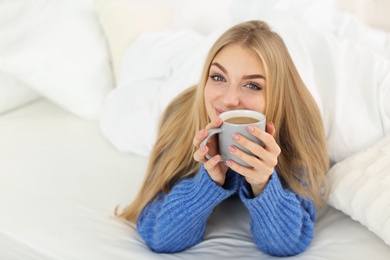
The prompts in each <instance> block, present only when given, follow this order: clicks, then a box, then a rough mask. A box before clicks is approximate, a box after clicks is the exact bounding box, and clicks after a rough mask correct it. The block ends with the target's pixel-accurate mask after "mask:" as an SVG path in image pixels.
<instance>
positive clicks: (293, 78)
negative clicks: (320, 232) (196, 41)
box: [119, 21, 329, 256]
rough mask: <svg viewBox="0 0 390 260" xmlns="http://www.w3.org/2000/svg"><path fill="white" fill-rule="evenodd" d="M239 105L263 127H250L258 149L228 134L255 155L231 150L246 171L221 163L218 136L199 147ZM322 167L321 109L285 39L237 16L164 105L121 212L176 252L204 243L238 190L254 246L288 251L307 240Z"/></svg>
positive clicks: (159, 246) (157, 247) (162, 247)
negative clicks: (191, 80)
mask: <svg viewBox="0 0 390 260" xmlns="http://www.w3.org/2000/svg"><path fill="white" fill-rule="evenodd" d="M236 109H248V110H255V111H259V112H262V113H263V114H265V115H266V117H267V121H268V123H267V125H266V131H262V130H260V129H259V128H256V127H253V126H249V127H248V128H247V130H248V132H250V133H251V134H252V135H254V136H256V137H257V138H259V139H260V140H262V141H263V143H264V145H265V146H264V147H262V146H259V145H257V144H255V143H253V142H250V141H249V140H248V139H246V138H245V137H243V136H241V135H239V134H234V135H233V136H232V138H233V140H235V142H236V143H237V144H239V145H242V146H243V147H245V148H247V149H248V150H250V151H251V152H252V153H253V154H254V155H255V156H251V155H248V154H246V153H244V152H243V151H241V150H240V149H238V148H237V147H236V146H231V147H230V148H229V150H230V152H231V153H233V154H234V155H235V156H237V157H238V158H240V159H242V160H243V161H245V162H247V163H248V164H249V165H251V166H252V167H244V166H241V165H239V164H237V163H235V162H234V161H231V160H229V161H227V162H226V163H221V162H220V160H221V157H220V155H219V154H218V148H217V146H216V142H217V140H215V139H214V140H213V141H211V142H208V143H207V145H206V146H203V147H200V143H201V141H202V140H204V139H205V138H206V136H207V131H208V130H210V129H212V128H215V127H218V126H220V125H221V124H222V121H221V119H220V118H219V114H220V113H222V112H224V111H228V110H236ZM207 153H209V154H212V155H213V156H212V158H211V159H206V157H205V155H206V154H207ZM328 167H329V161H328V153H327V149H326V143H325V136H324V130H323V124H322V120H321V116H320V113H319V110H318V108H317V106H316V103H315V101H314V100H313V98H312V96H311V94H310V93H309V91H308V90H307V88H306V87H305V85H304V83H303V82H302V79H301V78H300V76H299V74H298V72H297V70H296V68H295V66H294V64H293V61H292V59H291V57H290V55H289V53H288V50H287V48H286V46H285V44H284V42H283V40H282V39H281V38H280V37H279V35H278V34H276V33H275V32H273V31H271V29H270V28H269V26H268V25H267V24H266V23H264V22H262V21H248V22H243V23H240V24H238V25H236V26H233V27H232V28H230V29H229V30H227V31H226V32H225V33H224V34H223V35H221V36H220V38H219V39H218V40H217V41H216V42H215V43H214V45H213V46H212V48H211V50H210V51H209V54H208V56H207V58H206V62H205V66H204V70H203V73H202V76H201V79H200V82H199V84H198V85H197V86H194V87H191V88H189V89H187V90H186V91H184V92H183V93H181V94H180V95H179V96H178V97H177V98H176V99H175V100H173V101H172V103H171V104H170V106H169V107H168V108H167V109H166V111H165V113H164V115H163V117H162V120H161V125H160V129H159V135H158V138H157V142H156V143H155V146H154V148H153V152H152V154H151V158H150V162H149V166H148V168H147V174H146V177H145V180H144V183H143V186H142V187H141V190H140V191H139V194H138V196H137V197H136V199H135V200H134V201H133V203H132V204H130V205H129V206H128V207H126V208H125V209H124V210H123V211H122V212H121V213H120V214H119V216H120V217H123V218H125V219H127V220H129V221H131V222H134V223H136V225H137V230H138V232H139V234H140V236H141V237H142V238H143V239H144V240H145V242H146V243H147V245H148V246H149V247H150V248H151V249H152V250H153V251H155V252H165V253H174V252H179V251H182V250H185V249H186V248H189V247H191V246H194V245H196V244H197V243H199V242H200V241H202V237H203V235H204V231H205V227H206V222H207V219H208V218H209V216H210V215H211V213H212V212H213V210H214V208H215V207H216V206H217V205H218V204H220V203H221V202H222V201H223V200H225V199H228V198H229V197H231V196H238V197H239V198H240V199H241V201H242V202H243V203H244V205H245V206H246V208H247V209H248V211H249V214H250V217H251V221H250V227H251V231H252V234H253V238H254V242H255V243H256V244H257V246H258V248H259V249H260V250H261V251H263V252H265V253H268V254H270V255H275V256H289V255H294V254H298V253H300V252H302V251H304V250H305V249H306V248H307V247H308V246H309V244H310V243H311V241H312V238H313V231H314V222H315V211H316V206H321V205H322V204H323V203H324V199H325V198H324V192H323V191H324V188H325V183H324V175H325V172H326V171H327V170H328Z"/></svg>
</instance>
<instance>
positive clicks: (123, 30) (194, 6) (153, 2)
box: [96, 0, 232, 79]
mask: <svg viewBox="0 0 390 260" xmlns="http://www.w3.org/2000/svg"><path fill="white" fill-rule="evenodd" d="M231 1H232V0H215V1H209V0H197V1H193V0H149V1H144V0H97V1H96V6H97V12H98V16H99V20H100V22H101V24H102V27H103V30H104V32H105V35H106V37H107V41H108V43H109V46H110V52H111V59H112V66H113V69H114V72H115V76H116V79H119V78H120V76H119V73H120V70H121V69H120V66H121V63H122V57H123V55H124V52H125V50H126V49H127V47H128V46H129V45H130V44H131V43H132V42H133V41H134V40H135V39H136V38H137V37H138V36H139V35H140V34H141V33H144V32H149V31H152V30H158V29H192V30H195V31H197V32H199V33H202V34H208V33H211V32H213V31H214V29H216V28H219V27H220V26H224V25H225V24H226V23H227V22H228V21H230V15H229V11H228V8H229V4H230V2H231Z"/></svg>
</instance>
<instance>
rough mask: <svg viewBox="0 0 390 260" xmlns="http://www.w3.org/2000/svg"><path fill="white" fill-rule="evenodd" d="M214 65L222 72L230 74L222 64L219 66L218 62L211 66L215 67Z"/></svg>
mask: <svg viewBox="0 0 390 260" xmlns="http://www.w3.org/2000/svg"><path fill="white" fill-rule="evenodd" d="M213 65H214V66H217V67H218V68H219V69H220V70H222V71H223V73H225V74H228V72H227V70H226V69H225V68H224V67H223V66H222V65H221V64H219V63H218V62H213V63H211V66H213Z"/></svg>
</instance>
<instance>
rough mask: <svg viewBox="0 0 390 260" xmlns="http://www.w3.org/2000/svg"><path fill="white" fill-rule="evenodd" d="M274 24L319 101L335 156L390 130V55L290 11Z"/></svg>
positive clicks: (344, 155)
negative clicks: (310, 23)
mask: <svg viewBox="0 0 390 260" xmlns="http://www.w3.org/2000/svg"><path fill="white" fill-rule="evenodd" d="M270 24H271V26H272V27H273V28H274V29H275V30H276V31H277V32H278V33H279V34H280V35H281V37H282V38H283V39H284V40H285V42H286V45H287V47H288V49H289V51H290V53H291V56H292V58H293V60H294V63H295V65H296V66H297V69H298V71H299V72H300V75H301V76H302V78H303V80H304V82H305V83H306V85H307V87H308V88H309V90H310V91H311V93H312V94H313V96H314V98H315V99H316V101H317V104H318V106H319V108H320V111H321V114H322V117H323V120H324V128H325V132H326V137H327V143H328V150H329V156H330V159H331V160H332V161H333V162H339V161H342V160H343V159H345V158H347V157H349V156H351V155H353V154H355V153H357V152H359V151H361V150H364V149H366V148H368V147H370V146H371V145H372V144H374V143H375V142H377V141H378V140H380V139H381V138H383V137H384V135H385V134H386V133H389V132H390V105H389V102H387V100H389V99H390V74H389V71H390V60H388V59H386V58H385V57H383V56H380V55H378V53H377V52H374V51H371V50H369V49H367V48H365V47H362V46H361V45H357V44H354V43H352V42H350V41H348V40H347V39H340V38H338V37H337V36H335V35H332V34H330V33H327V32H324V31H321V30H317V29H316V28H313V27H311V26H307V25H305V23H303V22H300V21H295V20H293V19H289V18H287V17H285V18H283V19H277V20H274V21H270Z"/></svg>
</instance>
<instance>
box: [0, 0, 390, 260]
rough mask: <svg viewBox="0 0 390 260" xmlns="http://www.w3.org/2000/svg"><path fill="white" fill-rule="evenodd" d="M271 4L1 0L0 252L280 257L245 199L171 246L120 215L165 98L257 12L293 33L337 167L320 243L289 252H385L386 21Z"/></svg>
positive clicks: (389, 207)
mask: <svg viewBox="0 0 390 260" xmlns="http://www.w3.org/2000/svg"><path fill="white" fill-rule="evenodd" d="M265 2H266V1H259V0H258V1H249V0H247V1H233V0H231V1H222V0H221V1H215V2H213V4H210V3H209V8H208V10H204V8H201V7H202V6H205V5H206V4H207V1H205V0H200V1H196V2H194V1H189V0H185V1H184V0H183V1H173V0H172V1H165V2H164V1H135V0H133V1H130V0H111V1H103V0H99V1H96V2H95V1H90V0H86V1H76V2H71V1H56V2H55V3H53V2H50V1H49V2H48V1H43V0H42V1H34V3H32V2H29V3H27V2H22V1H20V2H18V1H9V2H4V3H1V4H0V10H1V11H0V15H1V17H4V18H3V20H2V21H4V23H1V25H0V30H1V31H2V32H3V35H6V36H7V38H6V39H7V40H6V41H2V42H1V43H0V81H1V84H0V91H1V93H0V102H1V104H0V109H1V114H0V161H1V163H0V245H1V246H0V259H17V260H19V259H32V260H33V259H202V258H204V259H278V258H277V257H272V256H269V255H266V254H263V253H261V252H260V251H259V250H258V249H257V248H256V245H255V244H254V243H253V240H252V238H251V235H250V231H249V224H248V219H249V216H248V214H247V212H246V211H245V209H244V207H243V205H242V204H241V203H240V201H237V200H234V199H232V200H228V201H226V202H224V203H222V204H221V205H220V206H218V207H217V209H216V211H215V212H214V213H213V215H212V216H211V218H210V219H209V221H208V225H207V229H206V234H205V237H204V241H203V242H201V243H200V244H198V245H196V246H194V247H192V248H190V249H188V250H185V251H183V252H180V253H176V254H156V253H154V252H152V251H151V250H150V249H149V248H148V247H147V246H146V245H145V243H144V242H143V241H142V239H141V238H140V237H139V236H138V234H137V232H136V230H135V228H134V226H133V225H132V224H129V223H127V222H125V221H123V220H118V219H117V218H115V217H114V210H115V208H116V207H117V206H118V207H119V209H120V208H122V207H123V206H125V205H126V204H128V203H129V202H130V201H131V200H132V198H134V196H135V195H136V193H137V191H138V189H139V187H140V184H141V182H142V180H143V176H144V171H145V168H146V164H147V160H148V154H149V152H150V149H151V146H152V145H153V142H154V138H155V134H156V124H157V121H158V118H159V116H160V115H161V112H162V110H163V108H164V107H165V106H166V105H167V103H169V101H170V100H171V99H172V97H174V96H175V95H176V94H177V93H178V92H179V91H181V90H182V89H183V88H185V87H186V86H189V85H190V84H192V83H194V82H196V80H197V76H198V73H199V70H200V68H201V66H202V60H201V58H200V57H202V55H205V52H206V50H207V48H208V46H209V45H210V44H211V43H212V41H213V39H215V37H217V36H218V35H219V33H220V32H221V31H223V30H224V29H225V28H227V27H228V26H230V25H231V24H234V23H236V22H238V21H241V20H244V19H255V18H256V19H264V20H267V21H268V22H269V23H270V24H271V26H273V27H274V28H275V29H276V30H277V31H278V32H279V33H280V34H281V35H282V37H283V38H284V39H285V41H286V44H287V45H288V47H289V49H290V51H291V54H292V56H293V58H294V61H295V62H296V64H297V67H298V69H299V70H300V72H301V74H302V76H303V78H304V80H305V82H306V83H307V85H308V86H309V88H310V90H311V91H312V93H313V96H314V97H315V99H316V101H317V102H318V104H319V107H320V109H321V113H322V115H323V118H324V124H325V129H326V133H327V138H328V139H327V140H328V145H329V156H330V158H331V159H332V163H333V164H332V168H331V169H330V171H329V173H328V181H329V182H330V184H331V187H332V188H331V194H330V197H329V203H328V204H329V205H328V206H326V207H324V208H322V209H320V210H319V211H318V213H317V222H316V226H315V237H314V240H313V242H312V244H311V245H310V247H309V248H308V249H307V251H305V252H304V253H302V254H300V255H296V256H292V257H290V258H289V259H326V260H329V259H335V260H336V259H379V260H381V259H389V258H390V191H389V190H390V189H389V188H390V136H389V132H390V109H389V104H388V100H389V98H390V73H389V72H390V36H389V33H388V32H386V31H384V30H379V29H375V28H373V27H369V26H367V25H366V24H364V23H362V22H361V21H359V20H357V19H355V18H354V17H353V16H352V15H351V14H349V13H347V12H345V11H343V10H342V9H340V7H339V6H337V5H334V4H330V3H329V2H327V1H314V0H310V1H309V0H307V1H304V0H297V1H294V3H292V1H282V0H279V1H273V2H272V4H268V5H265ZM222 3H223V4H222ZM268 3H269V2H268ZM187 9H190V10H191V12H190V13H188V11H187V13H186V12H185V10H187ZM145 10H147V12H146V13H145ZM216 10H218V11H219V15H217V16H216V15H215V13H216ZM320 11H321V12H320ZM320 13H321V14H322V15H321V16H320V15H319V14H320ZM200 16H201V17H202V19H199V17H200ZM145 19H147V20H148V22H147V23H142V21H145ZM210 21H214V23H212V24H210ZM6 24H7V25H8V27H7V26H5V25H6ZM10 24H11V25H12V26H9V25H10ZM297 28H299V30H297ZM125 32H127V33H125ZM366 36H367V37H366ZM64 43H66V44H64ZM157 50H158V51H157ZM162 50H163V51H162ZM151 61H153V62H151ZM146 68H147V69H146ZM183 73H185V76H184V75H183ZM151 75H152V76H151ZM351 86H353V88H352V87H351ZM351 89H352V91H350V90H351ZM325 90H326V91H325ZM356 114H359V115H360V116H359V118H356V117H354V115H356ZM135 121H137V122H139V123H138V124H134V122H135ZM362 122H364V128H363V127H362Z"/></svg>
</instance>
